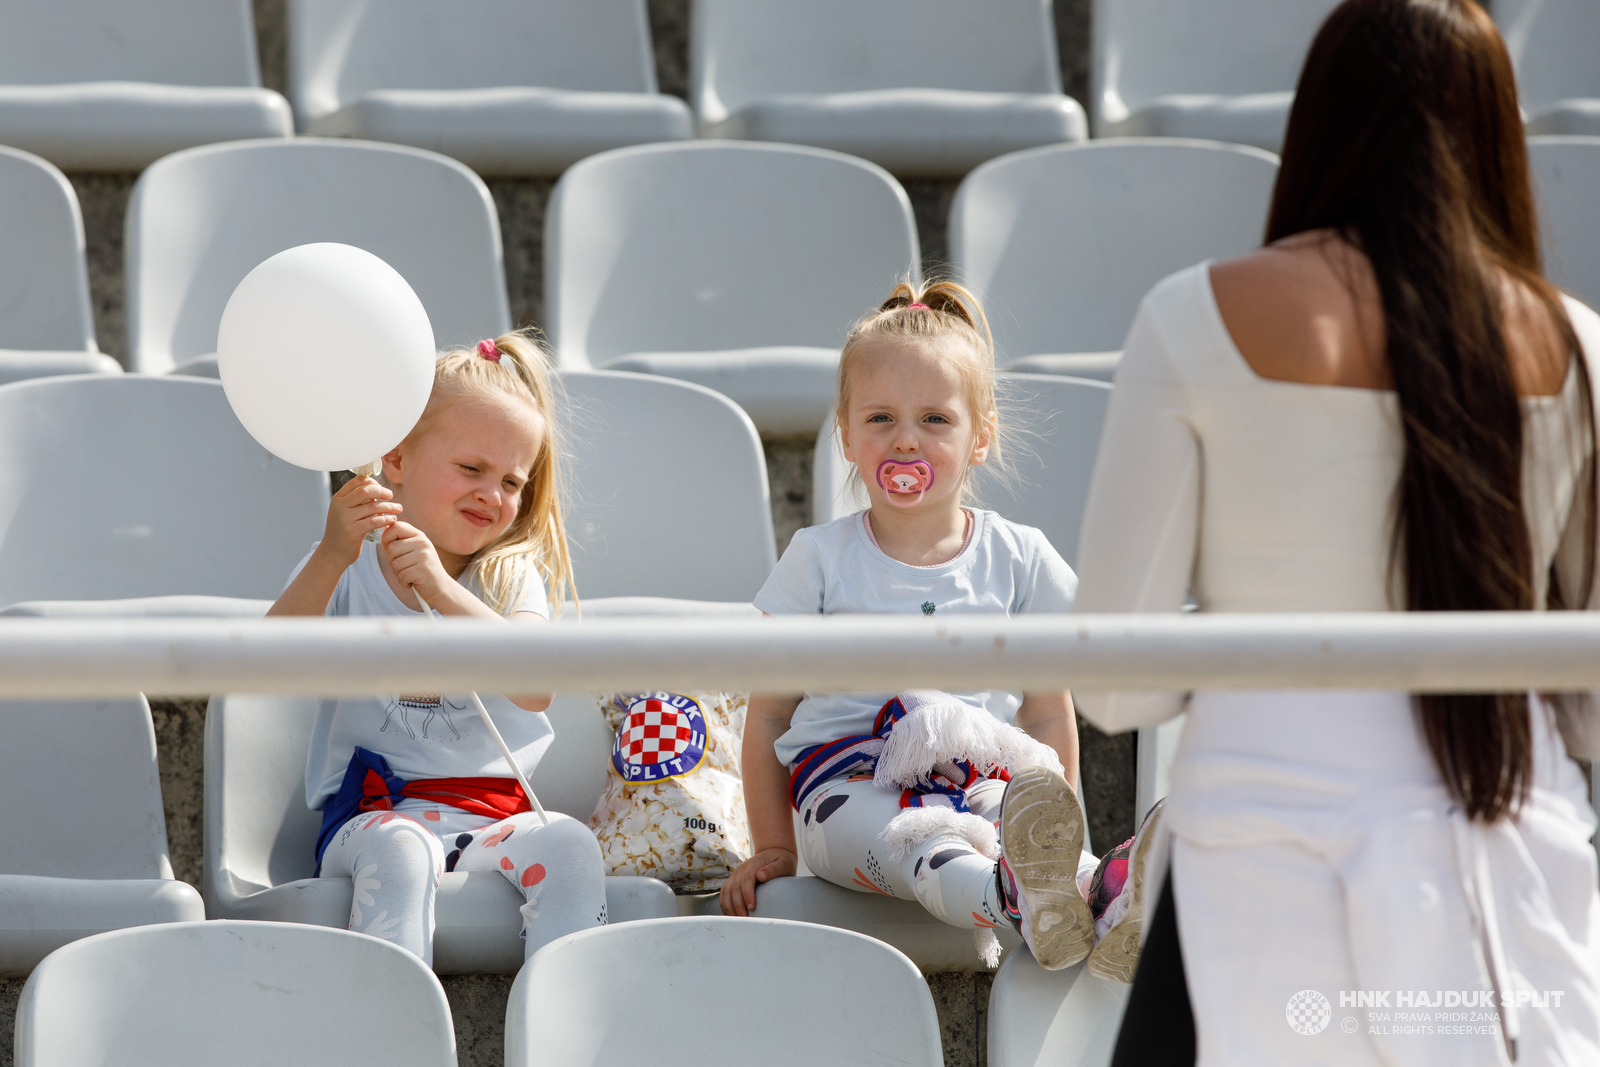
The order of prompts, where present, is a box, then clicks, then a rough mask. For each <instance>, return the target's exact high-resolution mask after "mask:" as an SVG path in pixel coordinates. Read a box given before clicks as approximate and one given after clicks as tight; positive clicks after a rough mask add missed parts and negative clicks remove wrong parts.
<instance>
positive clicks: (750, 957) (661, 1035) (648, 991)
mask: <svg viewBox="0 0 1600 1067" xmlns="http://www.w3.org/2000/svg"><path fill="white" fill-rule="evenodd" d="M732 1050H759V1054H758V1058H759V1060H760V1062H761V1063H762V1064H763V1067H812V1065H813V1064H818V1063H860V1064H889V1063H893V1064H900V1065H904V1067H942V1065H943V1063H944V1057H943V1053H942V1051H941V1048H940V1041H939V1021H938V1018H937V1016H936V1015H935V1014H934V1007H933V997H932V995H931V994H930V993H929V992H928V986H927V983H926V982H924V981H923V979H922V976H921V975H920V974H918V973H917V968H916V966H915V965H914V964H912V962H911V961H910V960H908V959H906V958H905V957H904V956H903V955H901V954H900V953H898V952H896V951H895V950H894V949H892V948H890V947H889V946H887V945H883V944H880V943H878V942H876V941H874V940H872V939H871V938H866V937H862V936H861V935H859V934H852V933H850V932H848V931H844V930H829V929H827V928H825V927H817V926H811V925H808V924H805V923H786V922H766V921H762V920H760V919H749V918H744V919H735V918H723V917H720V916H719V917H715V918H711V917H707V918H682V919H657V920H655V921H653V922H642V923H629V924H627V925H626V926H607V927H601V928H600V929H596V930H584V931H582V932H580V933H576V934H569V935H568V936H566V937H563V938H561V939H560V940H558V941H553V942H551V943H550V944H549V945H546V946H545V947H544V948H543V949H540V950H539V952H538V953H536V954H535V955H534V956H533V958H532V959H530V960H529V961H528V965H527V966H526V967H524V968H523V969H522V973H521V974H519V975H517V980H516V981H515V982H514V983H513V984H512V986H511V999H510V1002H509V1003H508V1004H507V1006H506V1067H543V1065H545V1064H557V1063H559V1064H562V1065H563V1067H599V1065H601V1064H616V1063H634V1062H639V1061H641V1060H645V1061H648V1062H649V1063H651V1064H654V1065H659V1067H688V1065H690V1064H703V1063H711V1062H721V1061H723V1060H726V1059H729V1058H730V1056H729V1055H728V1053H729V1052H730V1051H732Z"/></svg>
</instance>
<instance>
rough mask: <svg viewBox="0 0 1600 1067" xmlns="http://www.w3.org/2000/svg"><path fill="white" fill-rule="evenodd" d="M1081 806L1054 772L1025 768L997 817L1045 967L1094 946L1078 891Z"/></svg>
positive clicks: (1090, 919) (1073, 959)
mask: <svg viewBox="0 0 1600 1067" xmlns="http://www.w3.org/2000/svg"><path fill="white" fill-rule="evenodd" d="M1083 829H1084V826H1083V808H1082V807H1080V806H1079V805H1078V798H1077V795H1076V794H1074V793H1073V791H1072V787H1071V786H1070V785H1068V784H1067V782H1066V779H1064V778H1062V777H1061V776H1060V775H1059V774H1056V773H1055V772H1054V771H1051V770H1048V769H1046V768H1044V767H1029V768H1028V769H1026V770H1024V771H1021V772H1019V773H1018V774H1017V775H1016V776H1015V777H1014V778H1012V779H1011V785H1010V787H1009V788H1008V789H1007V790H1006V798H1005V804H1004V808H1003V810H1002V814H1001V818H1000V836H1001V841H1002V842H1003V847H1004V849H1005V857H1006V865H1007V866H1008V867H1010V868H1011V874H1012V876H1013V877H1014V878H1015V879H1016V882H1017V892H1018V893H1019V894H1020V895H1021V897H1022V905H1023V907H1022V913H1023V915H1024V917H1025V920H1024V921H1025V924H1026V927H1027V929H1026V930H1025V933H1026V940H1027V942H1028V947H1029V948H1030V949H1032V950H1033V958H1034V959H1035V960H1036V961H1038V964H1039V966H1041V967H1043V968H1044V969H1045V970H1047V971H1054V970H1059V969H1060V968H1062V967H1068V966H1071V965H1072V964H1074V963H1077V962H1078V961H1079V960H1081V959H1083V958H1084V957H1085V956H1087V955H1088V954H1089V950H1090V949H1091V948H1093V947H1094V916H1093V915H1091V914H1090V913H1089V905H1088V904H1087V903H1085V902H1084V899H1083V894H1082V893H1080V892H1079V891H1078V860H1079V857H1080V856H1082V854H1083Z"/></svg>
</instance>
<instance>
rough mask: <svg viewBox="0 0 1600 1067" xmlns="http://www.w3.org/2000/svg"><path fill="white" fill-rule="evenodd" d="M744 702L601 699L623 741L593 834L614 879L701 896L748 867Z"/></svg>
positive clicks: (638, 696)
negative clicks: (742, 767)
mask: <svg viewBox="0 0 1600 1067" xmlns="http://www.w3.org/2000/svg"><path fill="white" fill-rule="evenodd" d="M746 702H747V697H746V694H743V693H716V692H702V693H617V694H615V695H613V696H611V697H602V698H600V711H601V713H602V714H603V715H605V717H606V721H607V722H608V723H609V724H610V726H611V728H612V730H614V731H616V735H617V739H616V741H615V742H614V743H613V745H612V747H611V767H610V770H609V771H608V772H607V774H606V787H605V791H604V792H602V793H601V794H600V802H599V804H597V805H596V806H595V811H594V815H593V816H592V817H591V818H590V819H589V828H590V829H591V830H593V831H594V834H595V837H597V838H599V840H600V852H601V854H602V855H603V856H604V857H605V862H606V868H607V870H608V871H609V873H611V874H616V875H642V876H644V877H646V878H659V879H660V880H661V881H663V882H666V883H667V884H668V885H670V886H671V887H672V888H673V890H674V891H676V892H679V893H701V892H706V891H708V890H713V889H718V888H720V887H721V885H722V883H723V882H724V881H726V880H727V878H728V875H729V873H730V872H731V871H732V870H733V868H735V867H737V866H738V865H739V864H740V863H742V862H743V861H744V860H746V859H747V858H749V856H750V824H749V822H748V821H747V820H746V818H745V811H744V784H743V782H742V781H741V780H740V777H739V741H740V738H741V737H743V735H744V716H745V709H746Z"/></svg>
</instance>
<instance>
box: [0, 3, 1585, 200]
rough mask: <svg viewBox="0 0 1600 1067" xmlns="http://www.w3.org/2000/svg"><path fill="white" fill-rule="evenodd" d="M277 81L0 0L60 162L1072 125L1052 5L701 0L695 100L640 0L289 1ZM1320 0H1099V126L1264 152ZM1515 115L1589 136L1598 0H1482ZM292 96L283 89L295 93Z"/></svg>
mask: <svg viewBox="0 0 1600 1067" xmlns="http://www.w3.org/2000/svg"><path fill="white" fill-rule="evenodd" d="M288 6H289V12H288V61H289V63H288V65H289V85H288V89H289V100H287V101H286V100H285V99H284V98H283V97H282V96H280V95H278V94H277V93H275V92H272V91H270V90H267V89H264V88H262V87H261V77H260V71H259V69H258V65H257V59H256V48H255V42H254V33H253V28H252V19H251V12H250V3H249V0H140V2H138V3H129V2H126V0H52V2H51V3H48V4H44V3H37V2H36V0H0V24H3V25H5V27H6V33H5V35H4V38H3V40H0V144H8V145H12V146H14V147H19V148H24V149H26V150H28V151H32V152H34V153H36V154H38V155H41V156H43V157H45V158H47V159H50V160H51V161H52V162H54V163H56V164H58V165H59V166H62V167H64V168H66V169H68V170H86V171H88V170H138V169H141V168H142V167H144V166H145V165H147V164H149V163H151V162H152V161H154V160H156V159H158V158H160V157H161V156H164V155H167V154H169V153H171V152H173V151H176V150H178V149H181V148H185V147H190V146H194V145H199V144H205V143H209V142H212V141H221V140H231V139H245V138H255V137H265V136H279V137H287V136H290V135H291V134H292V133H294V132H295V131H299V132H302V133H311V134H318V135H327V136H342V137H356V138H362V139H368V140H381V141H390V142H394V143H399V144H407V145H413V146H416V147H421V148H428V149H432V150H435V151H439V152H442V153H444V154H446V155H450V156H452V157H454V158H456V159H459V160H461V161H462V162H464V163H466V164H467V165H469V166H471V167H473V168H474V169H476V170H477V171H478V172H479V173H481V174H485V175H555V174H559V173H560V172H561V171H562V170H564V169H565V168H566V167H568V166H570V165H571V164H572V163H574V162H576V161H577V160H579V159H582V158H583V157H585V156H587V155H590V154H592V153H595V152H600V151H604V150H606V149H610V148H617V147H621V146H624V145H630V144H643V143H648V142H656V141H672V140H685V139H689V138H692V137H694V136H695V135H696V134H697V133H698V134H699V135H700V136H702V137H711V138H736V139H747V140H757V141H778V142H786V143H794V144H807V145H813V146H817V147H822V148H831V149H835V150H839V151H844V152H848V153H850V154H853V155H858V156H861V157H863V158H866V159H870V160H873V161H874V162H876V163H879V164H881V165H882V166H885V167H887V168H888V169H890V170H891V171H894V172H895V173H897V174H902V175H918V176H949V177H958V176H960V175H962V174H964V173H966V172H967V171H968V170H970V169H971V168H973V167H974V166H976V165H978V164H980V163H982V162H983V161H984V160H987V159H991V158H994V157H995V156H999V155H1003V154H1005V153H1007V152H1011V151H1016V150H1019V149H1022V148H1028V147H1033V146H1037V145H1045V144H1057V143H1063V142H1072V141H1081V140H1083V139H1084V138H1085V137H1086V136H1087V133H1088V123H1087V121H1086V118H1085V115H1084V112H1083V108H1082V107H1081V106H1080V105H1079V104H1078V103H1077V102H1076V101H1074V100H1072V99H1071V98H1069V97H1067V96H1065V95H1063V93H1062V84H1061V72H1060V61H1059V58H1058V56H1057V54H1056V47H1055V34H1054V27H1053V25H1052V20H1051V3H1050V0H987V2H986V3H983V4H973V3H969V2H965V0H871V2H862V0H695V3H694V17H693V21H692V27H691V35H692V41H691V45H690V48H691V67H692V79H691V80H692V85H691V87H690V99H691V101H692V103H693V111H692V112H691V110H690V108H689V107H687V106H685V105H684V104H683V102H682V101H680V100H678V99H676V98H675V97H670V96H664V95H662V94H661V93H659V92H658V91H657V83H656V75H655V67H654V62H653V58H652V51H651V42H650V33H649V25H648V20H647V18H646V12H645V0H520V2H517V3H511V2H508V0H457V2H455V3H451V4H448V5H440V4H437V3H432V2H429V0H385V2H384V3H370V2H368V0H290V3H289V5H288ZM1333 6H1334V0H1226V2H1214V0H1208V2H1198V0H1098V2H1097V3H1096V5H1095V8H1094V17H1093V76H1092V88H1091V93H1090V100H1091V111H1092V113H1093V119H1094V130H1095V133H1096V134H1097V135H1098V136H1102V137H1105V136H1167V137H1187V138H1199V139H1207V140H1220V141H1229V142H1236V143H1241V144H1249V145H1255V146H1257V147H1260V148H1265V149H1268V150H1272V151H1275V150H1277V148H1278V146H1279V144H1280V142H1281V140H1282V136H1283V128H1284V123H1285V121H1286V118H1287V115H1288V108H1289V104H1290V101H1291V99H1292V95H1293V86H1294V81H1295V78H1296V76H1297V74H1298V71H1299V65H1300V61H1301V58H1302V56H1303V55H1304V52H1305V48H1306V45H1307V43H1308V42H1309V41H1310V39H1311V36H1312V34H1313V33H1314V32H1315V30H1316V27H1317V26H1318V24H1319V23H1320V22H1321V20H1322V19H1323V17H1324V16H1325V15H1326V14H1327V12H1328V11H1329V10H1330V9H1331V8H1332V7H1333ZM1494 8H1495V14H1496V16H1497V17H1498V18H1499V19H1500V21H1501V24H1502V26H1503V27H1504V28H1505V32H1506V35H1507V37H1508V40H1509V41H1510V44H1511V47H1512V51H1513V55H1514V58H1515V60H1516V63H1517V67H1518V72H1519V76H1520V78H1521V81H1522V88H1523V94H1524V98H1525V106H1526V107H1527V108H1528V110H1529V112H1530V114H1531V121H1530V132H1532V133H1559V134H1596V133H1600V72H1597V70H1596V67H1595V64H1594V63H1593V62H1592V55H1593V50H1594V44H1595V42H1596V40H1597V37H1600V7H1597V6H1596V5H1595V4H1593V3H1592V2H1591V0H1496V2H1495V4H1494ZM291 103H292V108H291Z"/></svg>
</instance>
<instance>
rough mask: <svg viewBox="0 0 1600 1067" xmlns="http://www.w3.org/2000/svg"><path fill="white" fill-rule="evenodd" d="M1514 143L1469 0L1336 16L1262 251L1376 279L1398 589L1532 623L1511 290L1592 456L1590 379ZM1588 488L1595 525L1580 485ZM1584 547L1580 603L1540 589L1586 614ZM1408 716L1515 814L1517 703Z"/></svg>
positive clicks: (1528, 766) (1478, 815)
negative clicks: (1570, 391)
mask: <svg viewBox="0 0 1600 1067" xmlns="http://www.w3.org/2000/svg"><path fill="white" fill-rule="evenodd" d="M1524 136H1525V135H1524V132H1523V126H1522V118H1521V115H1520V113H1519V111H1518V108H1517V91H1516V82H1515V80H1514V77H1513V75H1512V68H1511V59H1510V57H1509V56H1508V55H1507V53H1506V49H1505V44H1504V42H1502V41H1501V39H1500V35H1499V33H1498V32H1497V31H1496V29H1495V27H1494V23H1493V22H1492V21H1491V20H1490V18H1489V16H1488V15H1487V14H1485V13H1484V12H1483V10H1482V9H1481V8H1479V7H1478V6H1477V5H1476V4H1474V3H1472V2H1471V0H1347V2H1346V3H1344V4H1341V5H1340V6H1339V7H1338V8H1337V9H1335V10H1334V12H1333V13H1332V14H1331V15H1329V16H1328V20H1327V22H1325V23H1324V24H1323V26H1322V29H1321V31H1319V32H1318V34H1317V37H1316V40H1315V41H1314V42H1313V43H1312V45H1311V51H1310V53H1309V54H1308V55H1307V56H1306V63H1305V68H1304V70H1303V71H1302V72H1301V74H1300V85H1299V88H1298V90H1297V92H1296V94H1295V102H1294V109H1293V111H1292V112H1291V114H1290V117H1289V128H1288V133H1287V135H1286V138H1285V141H1284V151H1283V167H1282V170H1281V171H1280V172H1279V174H1278V184H1277V188H1276V190H1275V191H1274V194H1273V200H1272V214H1271V217H1270V219H1269V220H1268V223H1267V235H1266V236H1267V241H1268V242H1269V243H1270V242H1272V241H1276V240H1279V239H1281V238H1284V237H1287V236H1289V235H1291V234H1295V233H1301V232H1303V231H1306V230H1317V229H1330V230H1333V231H1335V232H1336V233H1338V234H1339V235H1340V236H1342V237H1343V238H1344V239H1345V240H1346V241H1347V242H1349V243H1350V244H1351V245H1352V246H1354V247H1355V248H1358V249H1360V250H1361V251H1362V252H1363V253H1365V255H1366V257H1367V259H1368V260H1369V261H1370V262H1371V265H1372V270H1373V273H1374V275H1375V277H1376V280H1377V285H1378V290H1379V293H1380V295H1381V297H1382V301H1383V314H1384V322H1385V325H1386V329H1387V357H1388V367H1389V371H1390V373H1391V375H1392V377H1393V380H1394V388H1395V392H1396V393H1397V394H1398V398H1399V402H1400V411H1401V418H1402V424H1403V430H1404V436H1405V461H1404V466H1403V469H1402V471H1401V474H1400V482H1399V485H1398V487H1397V490H1396V501H1395V507H1394V535H1393V541H1392V545H1391V555H1390V574H1391V579H1392V582H1391V584H1392V586H1393V587H1396V588H1398V587H1399V586H1400V585H1401V584H1402V580H1401V576H1402V575H1403V586H1404V589H1405V594H1406V604H1405V606H1406V608H1407V609H1409V610H1411V611H1516V610H1528V609H1531V608H1533V607H1534V606H1535V605H1534V603H1533V599H1534V588H1535V583H1534V574H1533V569H1534V560H1533V558H1532V547H1531V542H1530V534H1529V529H1528V521H1527V517H1526V515H1525V514H1524V511H1523V485H1522V448H1523V445H1522V441H1523V433H1522V408H1521V404H1520V402H1519V400H1518V396H1517V390H1516V385H1515V382H1514V380H1513V377H1512V371H1511V363H1510V360H1509V359H1508V357H1507V346H1506V339H1505V333H1504V329H1503V322H1502V317H1503V316H1502V296H1503V292H1504V289H1503V284H1504V279H1507V278H1509V279H1510V280H1511V281H1512V283H1513V284H1516V285H1520V286H1522V287H1523V288H1524V291H1525V292H1529V293H1531V294H1533V296H1534V297H1536V298H1537V299H1538V300H1539V301H1540V302H1541V303H1542V304H1543V305H1544V308H1545V311H1546V312H1547V313H1548V314H1549V316H1550V317H1551V320H1552V321H1553V322H1554V323H1556V324H1557V325H1558V327H1559V329H1560V330H1561V331H1562V333H1563V335H1564V336H1565V338H1566V344H1567V348H1568V350H1569V351H1570V352H1571V353H1572V358H1573V359H1575V360H1576V361H1577V363H1576V368H1575V369H1576V370H1577V372H1578V374H1579V375H1580V379H1581V380H1580V382H1579V383H1578V384H1579V385H1580V386H1582V395H1583V397H1584V415H1583V420H1582V421H1583V427H1582V430H1581V431H1580V432H1581V433H1582V434H1583V435H1584V436H1585V438H1586V441H1585V447H1586V449H1587V455H1590V456H1593V455H1594V446H1595V429H1594V412H1593V410H1592V398H1591V394H1590V392H1589V383H1588V370H1587V367H1586V365H1585V364H1584V361H1583V353H1582V350H1581V348H1579V346H1578V343H1577V338H1576V335H1575V334H1574V333H1573V330H1572V325H1571V323H1570V322H1569V321H1568V319H1567V315H1566V311H1565V309H1564V308H1563V307H1562V305H1561V301H1560V295H1559V293H1558V292H1557V290H1556V289H1555V287H1554V286H1552V285H1551V284H1550V283H1549V282H1548V281H1546V280H1545V279H1544V277H1543V275H1542V273H1541V269H1540V252H1539V236H1538V227H1537V223H1536V219H1535V213H1534V207H1533V197H1532V194H1531V191H1530V187H1529V178H1528V160H1527V147H1526V144H1525V141H1524ZM1587 491H1588V494H1589V499H1588V500H1587V502H1586V503H1587V505H1588V515H1589V517H1590V520H1589V521H1590V522H1591V523H1593V521H1594V518H1593V517H1594V515H1595V509H1594V506H1593V505H1594V494H1595V488H1594V485H1593V482H1592V480H1591V481H1590V483H1589V487H1588V490H1587ZM1582 503H1583V502H1582V501H1580V502H1579V503H1577V504H1575V506H1580V505H1581V504H1582ZM1594 544H1595V541H1594V537H1593V536H1590V537H1589V539H1588V547H1587V550H1586V551H1587V552H1588V558H1587V560H1586V564H1585V566H1584V568H1583V570H1584V576H1583V588H1582V589H1569V590H1561V589H1556V588H1555V587H1554V586H1555V583H1554V582H1553V581H1552V603H1553V605H1555V606H1560V605H1562V604H1565V605H1570V606H1573V607H1582V606H1584V605H1585V604H1586V603H1587V601H1588V599H1589V597H1588V587H1589V586H1590V585H1592V583H1593V580H1594V559H1593V556H1594V551H1595V549H1594ZM1416 703H1417V707H1418V711H1417V713H1418V715H1419V717H1420V721H1421V726H1422V730H1423V733H1424V734H1425V736H1426V737H1427V739H1428V747H1429V749H1430V750H1431V751H1432V753H1433V758H1434V761H1435V762H1436V763H1437V764H1438V767H1439V771H1440V774H1441V775H1442V776H1443V778H1444V781H1445V784H1446V786H1447V787H1448V788H1449V790H1450V792H1451V794H1452V796H1453V797H1454V798H1455V800H1456V801H1457V802H1458V803H1459V804H1460V805H1461V806H1462V808H1463V809H1464V810H1465V811H1466V813H1467V815H1469V816H1470V817H1471V818H1474V819H1479V820H1483V821H1486V822H1487V821H1493V820H1496V819H1499V818H1501V817H1503V816H1506V815H1509V814H1511V813H1512V812H1514V810H1515V809H1516V807H1517V805H1518V804H1519V803H1520V802H1521V801H1522V800H1523V799H1524V798H1525V797H1526V796H1527V792H1528V789H1529V787H1530V779H1531V776H1532V767H1533V753H1532V737H1531V734H1530V729H1529V724H1528V702H1527V697H1526V695H1525V694H1496V693H1472V694H1451V695H1420V696H1418V697H1417V698H1416Z"/></svg>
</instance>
